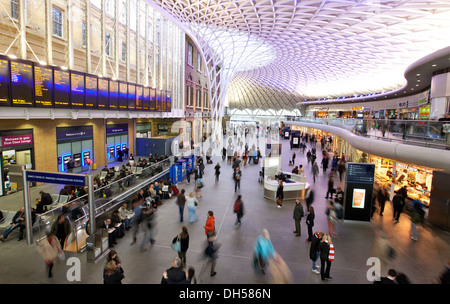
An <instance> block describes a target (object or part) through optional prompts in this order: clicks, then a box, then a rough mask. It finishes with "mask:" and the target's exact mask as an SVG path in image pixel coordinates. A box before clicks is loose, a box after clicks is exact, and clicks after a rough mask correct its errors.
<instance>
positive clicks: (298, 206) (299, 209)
mask: <svg viewBox="0 0 450 304" xmlns="http://www.w3.org/2000/svg"><path fill="white" fill-rule="evenodd" d="M304 215H305V214H304V211H303V206H302V203H301V202H300V199H298V198H297V199H296V200H295V207H294V215H293V218H294V222H295V230H294V231H292V232H293V233H295V236H296V237H298V236H301V234H302V230H301V225H300V221H301V219H302V217H303V216H304Z"/></svg>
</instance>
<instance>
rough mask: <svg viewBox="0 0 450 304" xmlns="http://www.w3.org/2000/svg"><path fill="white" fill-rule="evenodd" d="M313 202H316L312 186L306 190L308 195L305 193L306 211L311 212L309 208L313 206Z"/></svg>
mask: <svg viewBox="0 0 450 304" xmlns="http://www.w3.org/2000/svg"><path fill="white" fill-rule="evenodd" d="M313 202H314V190H313V189H311V186H308V187H307V188H306V193H305V203H306V209H308V210H309V207H310V206H311V205H312V203H313Z"/></svg>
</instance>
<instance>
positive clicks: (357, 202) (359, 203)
mask: <svg viewBox="0 0 450 304" xmlns="http://www.w3.org/2000/svg"><path fill="white" fill-rule="evenodd" d="M365 199H366V189H353V200H352V207H353V208H360V209H364V200H365Z"/></svg>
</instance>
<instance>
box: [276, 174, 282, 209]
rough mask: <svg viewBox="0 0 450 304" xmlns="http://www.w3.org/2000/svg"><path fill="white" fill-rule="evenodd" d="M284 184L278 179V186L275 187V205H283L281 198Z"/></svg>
mask: <svg viewBox="0 0 450 304" xmlns="http://www.w3.org/2000/svg"><path fill="white" fill-rule="evenodd" d="M283 189H284V186H283V181H282V180H281V179H280V180H279V181H278V188H277V194H276V196H277V207H278V208H281V207H282V206H283V198H284V192H283Z"/></svg>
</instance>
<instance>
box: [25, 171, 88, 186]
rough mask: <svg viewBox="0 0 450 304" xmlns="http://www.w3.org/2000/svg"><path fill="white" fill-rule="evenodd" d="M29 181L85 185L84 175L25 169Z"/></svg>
mask: <svg viewBox="0 0 450 304" xmlns="http://www.w3.org/2000/svg"><path fill="white" fill-rule="evenodd" d="M25 174H26V178H27V181H29V182H37V183H49V184H59V185H71V186H84V185H85V184H86V181H85V176H84V175H75V174H64V173H50V172H40V171H25Z"/></svg>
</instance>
